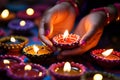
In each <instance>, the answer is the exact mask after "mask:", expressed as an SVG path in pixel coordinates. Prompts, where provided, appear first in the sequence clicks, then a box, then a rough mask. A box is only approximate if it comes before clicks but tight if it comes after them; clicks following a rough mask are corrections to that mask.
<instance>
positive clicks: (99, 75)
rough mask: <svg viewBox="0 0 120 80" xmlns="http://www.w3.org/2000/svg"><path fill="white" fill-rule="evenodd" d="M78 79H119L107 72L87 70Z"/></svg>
mask: <svg viewBox="0 0 120 80" xmlns="http://www.w3.org/2000/svg"><path fill="white" fill-rule="evenodd" d="M80 80H119V79H118V78H117V77H116V76H115V75H113V74H111V73H107V72H100V71H89V72H86V73H85V74H84V75H82V77H81V79H80Z"/></svg>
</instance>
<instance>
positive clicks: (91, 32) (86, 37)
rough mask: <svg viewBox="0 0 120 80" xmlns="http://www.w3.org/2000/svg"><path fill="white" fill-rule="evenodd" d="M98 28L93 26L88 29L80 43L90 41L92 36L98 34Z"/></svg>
mask: <svg viewBox="0 0 120 80" xmlns="http://www.w3.org/2000/svg"><path fill="white" fill-rule="evenodd" d="M97 31H98V30H97V28H95V27H91V29H90V30H88V31H87V32H86V33H85V34H84V35H83V36H82V38H81V40H80V45H84V44H86V42H87V41H89V40H90V39H92V37H93V36H94V35H95V34H96V32H97Z"/></svg>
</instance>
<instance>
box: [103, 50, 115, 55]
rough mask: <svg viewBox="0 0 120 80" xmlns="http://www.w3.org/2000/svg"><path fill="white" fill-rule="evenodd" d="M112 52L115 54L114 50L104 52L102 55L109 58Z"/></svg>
mask: <svg viewBox="0 0 120 80" xmlns="http://www.w3.org/2000/svg"><path fill="white" fill-rule="evenodd" d="M112 52H113V49H108V50H106V51H104V52H102V55H103V56H105V57H107V56H109V55H110V54H111V53H112Z"/></svg>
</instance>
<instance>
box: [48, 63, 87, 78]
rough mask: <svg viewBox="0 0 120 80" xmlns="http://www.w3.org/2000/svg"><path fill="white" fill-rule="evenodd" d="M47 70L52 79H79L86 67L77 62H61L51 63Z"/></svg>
mask: <svg viewBox="0 0 120 80" xmlns="http://www.w3.org/2000/svg"><path fill="white" fill-rule="evenodd" d="M48 70H49V73H50V75H51V76H52V80H80V77H81V76H82V75H83V74H84V73H85V71H86V68H85V66H84V65H82V64H79V63H74V62H71V63H70V62H62V63H54V64H52V65H51V66H50V67H49V69H48Z"/></svg>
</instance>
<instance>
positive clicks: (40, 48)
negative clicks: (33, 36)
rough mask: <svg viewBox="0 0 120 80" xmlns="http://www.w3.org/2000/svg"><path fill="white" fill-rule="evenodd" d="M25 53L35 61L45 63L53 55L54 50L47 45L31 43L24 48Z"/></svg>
mask: <svg viewBox="0 0 120 80" xmlns="http://www.w3.org/2000/svg"><path fill="white" fill-rule="evenodd" d="M23 52H24V54H25V55H26V56H27V57H28V58H29V59H30V60H31V61H32V62H34V63H44V61H46V59H47V58H49V57H50V56H51V55H52V52H53V51H52V50H51V49H50V48H49V47H48V46H45V45H31V46H27V47H25V48H24V49H23Z"/></svg>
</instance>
